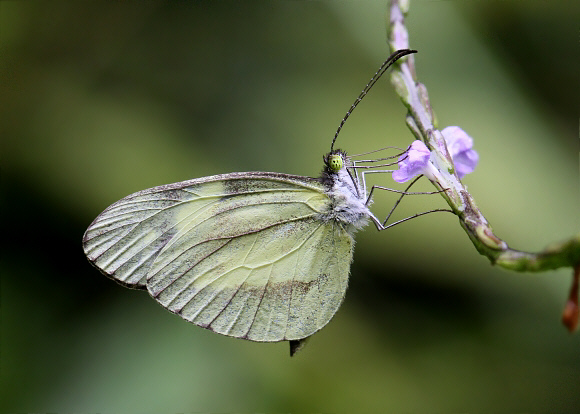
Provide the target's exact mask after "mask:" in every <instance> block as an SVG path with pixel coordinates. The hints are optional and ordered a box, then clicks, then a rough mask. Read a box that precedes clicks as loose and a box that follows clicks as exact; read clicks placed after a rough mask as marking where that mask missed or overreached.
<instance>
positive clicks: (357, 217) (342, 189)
mask: <svg viewBox="0 0 580 414" xmlns="http://www.w3.org/2000/svg"><path fill="white" fill-rule="evenodd" d="M331 177H332V187H331V188H330V190H329V191H328V193H327V194H328V195H329V197H330V199H331V200H332V202H331V206H330V209H329V212H328V213H326V214H324V219H325V220H334V221H337V222H340V223H341V224H343V225H344V226H345V229H346V230H347V231H348V232H349V233H350V234H351V235H352V234H353V233H354V232H355V231H356V230H358V229H361V228H362V227H364V226H366V225H367V224H368V220H369V218H370V217H372V213H371V212H370V210H369V209H368V207H367V206H366V205H365V202H366V199H367V195H366V194H364V193H363V188H362V187H361V185H360V183H359V182H358V180H357V177H356V175H354V174H353V175H352V176H351V174H349V172H348V170H347V167H346V166H345V167H342V168H341V169H340V170H339V171H338V172H336V173H334V174H332V175H331Z"/></svg>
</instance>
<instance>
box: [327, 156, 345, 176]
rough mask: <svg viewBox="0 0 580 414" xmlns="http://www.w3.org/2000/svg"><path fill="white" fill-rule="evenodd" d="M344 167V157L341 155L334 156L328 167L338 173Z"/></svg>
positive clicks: (329, 160)
mask: <svg viewBox="0 0 580 414" xmlns="http://www.w3.org/2000/svg"><path fill="white" fill-rule="evenodd" d="M342 165H343V161H342V157H341V156H340V155H339V154H333V155H331V156H330V157H329V158H328V166H329V167H330V169H331V170H332V171H333V172H338V171H339V170H340V169H341V168H342Z"/></svg>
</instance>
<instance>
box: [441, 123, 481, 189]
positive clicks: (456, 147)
mask: <svg viewBox="0 0 580 414" xmlns="http://www.w3.org/2000/svg"><path fill="white" fill-rule="evenodd" d="M441 133H442V134H443V138H445V143H446V144H447V149H448V150H449V153H450V155H451V158H452V159H453V164H455V170H456V171H457V175H458V176H459V178H462V177H463V176H464V175H466V174H469V173H472V172H473V170H474V169H475V166H476V165H477V162H478V161H479V155H478V154H477V152H476V151H475V150H474V149H472V147H473V139H471V137H470V136H469V135H467V134H466V133H465V131H463V130H462V129H461V128H459V127H457V126H450V127H447V128H445V129H443V131H441Z"/></svg>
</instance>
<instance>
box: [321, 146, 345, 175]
mask: <svg viewBox="0 0 580 414" xmlns="http://www.w3.org/2000/svg"><path fill="white" fill-rule="evenodd" d="M323 160H324V172H325V173H326V174H337V173H338V172H339V171H340V170H341V169H343V168H344V167H347V166H348V164H349V159H348V157H347V155H346V152H344V151H342V150H333V151H331V152H329V153H328V154H326V155H325V156H324V157H323Z"/></svg>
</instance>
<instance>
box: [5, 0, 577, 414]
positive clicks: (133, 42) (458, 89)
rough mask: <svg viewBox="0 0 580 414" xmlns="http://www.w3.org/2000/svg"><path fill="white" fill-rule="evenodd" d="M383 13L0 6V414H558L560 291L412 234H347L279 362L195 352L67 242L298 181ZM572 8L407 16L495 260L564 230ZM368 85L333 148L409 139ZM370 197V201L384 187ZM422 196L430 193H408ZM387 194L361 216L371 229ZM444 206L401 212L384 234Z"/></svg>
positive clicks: (428, 200)
mask: <svg viewBox="0 0 580 414" xmlns="http://www.w3.org/2000/svg"><path fill="white" fill-rule="evenodd" d="M386 10H387V6H386V4H385V1H348V2H346V1H340V2H338V1H337V2H331V1H261V2H238V1H221V2H212V1H187V2H186V1H180V2H160V1H147V2H136V1H133V2H117V1H111V2H105V1H91V2H79V1H74V2H73V1H71V2H63V1H58V2H55V1H53V2H41V1H26V2H24V1H2V2H0V48H1V49H0V84H1V88H2V89H1V93H0V108H1V109H0V136H1V138H0V139H1V142H2V149H1V156H2V158H1V162H2V164H1V168H2V172H1V179H2V187H1V195H2V246H1V249H2V260H1V277H2V280H1V282H2V283H1V338H0V340H1V361H0V362H1V372H0V375H1V390H0V408H1V409H2V411H20V412H33V411H37V412H38V411H42V412H74V411H82V412H97V411H98V412H124V411H133V412H136V411H139V412H143V411H148V412H150V411H160V410H163V411H165V412H178V411H179V412H197V411H214V412H257V411H259V412H337V413H340V412H459V411H461V412H464V411H467V412H473V411H475V412H514V411H526V412H553V413H556V412H572V411H575V409H578V407H580V335H578V334H575V335H570V334H569V333H568V332H567V331H566V330H565V329H564V327H563V326H562V325H561V323H560V314H561V311H562V307H563V304H564V299H565V297H566V296H567V292H568V287H569V283H570V274H571V272H570V271H569V270H561V271H556V272H547V273H544V274H540V275H531V274H516V273H510V272H507V271H503V270H501V269H498V268H494V267H492V266H490V264H489V262H488V261H487V259H485V258H483V257H481V256H479V255H478V254H477V252H476V251H475V249H474V248H473V246H472V245H471V244H470V242H469V240H468V238H467V236H466V235H465V233H464V232H463V231H462V230H461V228H460V227H459V225H458V222H457V220H456V219H455V218H454V217H453V216H451V215H446V214H433V215H428V216H425V217H422V218H419V219H416V220H413V221H411V222H408V223H406V224H403V225H400V226H397V227H395V228H393V229H391V230H389V231H386V232H383V233H377V232H376V231H375V230H374V228H372V226H371V227H368V228H367V229H366V230H365V231H363V232H361V233H360V234H359V235H358V237H357V248H356V252H355V259H354V263H353V266H352V274H351V283H350V288H349V291H348V293H347V296H346V299H345V302H344V304H343V306H342V308H341V309H340V310H339V312H338V313H337V315H336V317H335V318H334V319H333V320H332V322H331V323H330V324H329V325H328V326H327V327H326V328H325V329H323V330H322V331H321V332H319V333H318V334H316V335H315V336H314V337H313V338H312V339H311V340H310V341H309V343H308V344H307V346H306V347H305V348H304V349H303V350H302V351H301V352H300V353H299V354H297V355H296V356H295V357H294V358H289V357H288V348H287V344H286V343H282V344H256V343H251V342H246V341H241V340H235V339H231V338H227V337H222V336H220V335H216V334H213V333H211V332H209V331H206V330H204V329H201V328H198V327H195V326H193V325H190V324H188V323H186V322H184V321H182V320H181V319H180V318H178V317H176V316H174V315H172V314H170V313H169V312H167V311H165V310H164V309H163V308H161V307H160V306H159V305H157V304H156V303H155V301H153V300H151V299H150V298H149V297H148V295H147V294H146V293H144V292H138V291H131V290H128V289H125V288H123V287H121V286H119V285H117V284H115V283H114V282H112V281H111V280H109V279H107V278H105V277H104V276H102V275H101V274H100V273H99V272H98V271H97V270H95V269H94V268H92V267H91V266H90V265H89V263H88V262H87V261H86V259H85V258H84V255H83V252H82V248H81V238H82V235H83V232H84V230H85V229H86V227H87V226H88V225H89V224H90V222H91V221H92V220H93V219H94V218H95V217H96V215H97V214H99V213H100V212H101V211H102V210H103V209H104V208H105V207H107V206H108V205H109V204H111V203H112V202H114V201H116V200H118V199H120V198H122V197H124V196H125V195H127V194H130V193H132V192H134V191H138V190H141V189H145V188H148V187H152V186H155V185H159V184H166V183H171V182H175V181H182V180H185V179H189V178H194V177H199V176H205V175H211V174H216V173H224V172H232V171H250V170H263V171H279V172H287V173H293V174H301V175H310V176H316V175H317V174H318V173H319V171H320V170H321V166H322V161H321V157H322V155H323V154H324V153H325V152H326V151H328V149H329V145H330V141H331V139H332V136H333V134H334V132H335V130H336V127H337V126H338V123H339V122H340V120H341V119H342V117H343V116H344V113H345V112H346V110H347V109H348V107H349V106H350V104H351V103H352V102H353V101H354V98H355V97H356V96H357V95H358V93H359V92H360V90H361V89H362V87H363V86H364V85H365V84H366V82H367V81H368V80H369V79H370V77H371V75H372V74H373V73H374V71H375V70H376V68H377V67H378V66H379V64H380V63H381V62H382V61H383V60H384V59H385V57H386V56H387V55H388V50H387V46H386V42H385V39H386V20H385V13H386ZM579 16H580V3H579V2H577V1H558V2H545V1H533V0H527V1H522V2H506V1H486V2H460V1H452V2H432V1H413V2H412V4H411V11H410V15H409V17H408V28H409V33H410V44H411V47H413V48H416V49H418V50H419V54H418V55H417V56H416V63H417V68H418V74H419V78H420V79H421V81H422V82H424V83H425V84H426V86H427V88H428V90H429V93H430V97H431V101H432V105H433V107H434V109H435V111H436V113H437V116H438V119H439V125H440V126H441V127H444V126H447V125H460V126H461V127H463V128H464V129H465V130H466V131H467V132H468V133H469V134H471V135H472V136H473V138H474V139H475V145H476V149H477V150H478V151H479V154H480V159H481V162H480V165H479V166H478V168H477V170H476V172H475V173H474V174H472V175H471V176H468V177H466V179H465V180H464V181H465V182H466V183H467V184H468V186H469V189H470V192H471V193H472V194H473V195H474V197H475V199H476V200H477V202H478V205H479V206H480V208H481V209H482V210H483V212H484V214H485V215H486V217H487V218H488V220H489V221H490V222H491V223H492V224H493V226H494V229H495V231H496V233H497V234H498V235H499V236H501V237H502V238H504V239H505V240H506V241H507V242H508V243H509V244H510V245H511V246H513V247H514V248H519V249H529V250H536V249H540V248H542V247H543V246H545V245H546V244H548V243H550V242H553V241H558V240H562V239H565V238H567V237H568V236H571V235H572V234H574V233H575V232H577V231H578V229H579V227H580V220H579V214H578V206H579V205H580V195H579V177H578V154H579V144H578V107H579V105H578V97H579V96H580V90H579V79H578V74H579V67H580V65H579V61H580V59H579V55H580V54H579V49H578V22H579V21H580V19H579ZM404 115H405V111H404V109H403V106H402V105H401V103H400V102H399V101H398V99H397V97H396V96H395V95H394V93H393V91H392V88H391V87H390V84H389V82H388V80H387V79H384V80H382V81H381V82H379V83H378V85H377V86H376V87H375V88H374V89H373V91H372V92H371V93H370V94H369V96H368V97H367V98H365V100H364V101H363V102H362V104H361V105H359V107H358V108H357V110H356V111H355V112H354V114H353V115H352V116H351V118H350V119H349V121H348V122H347V124H346V126H345V128H344V130H343V132H342V134H341V136H340V137H339V141H338V144H339V146H340V147H342V148H343V149H345V150H347V151H349V152H351V153H358V152H363V151H369V150H372V149H376V148H380V147H383V146H386V145H398V146H401V147H406V146H407V145H408V144H409V143H410V142H411V140H412V136H411V134H410V133H409V131H408V130H407V129H406V127H405V125H404ZM377 179H378V182H380V183H381V184H383V185H387V186H394V183H392V181H391V180H390V178H389V177H388V176H383V177H378V178H377ZM421 188H423V189H425V190H429V186H427V185H423V187H421ZM393 200H394V197H393V196H391V195H388V194H381V195H379V196H378V197H377V198H376V201H375V204H374V206H373V209H374V211H375V212H376V214H380V215H382V214H384V213H385V212H386V211H388V210H389V208H390V206H391V205H392V202H393ZM436 207H443V202H442V200H441V198H440V197H438V196H417V197H407V198H406V199H405V200H404V202H403V203H402V206H401V207H400V210H399V211H398V217H399V218H401V217H405V216H407V215H410V214H412V213H414V212H418V211H423V210H427V209H431V208H436Z"/></svg>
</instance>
